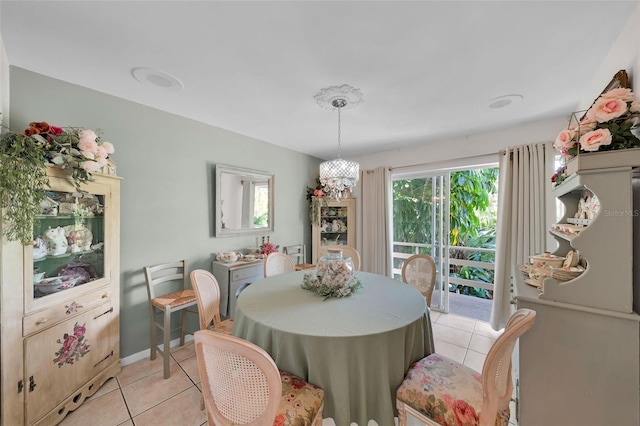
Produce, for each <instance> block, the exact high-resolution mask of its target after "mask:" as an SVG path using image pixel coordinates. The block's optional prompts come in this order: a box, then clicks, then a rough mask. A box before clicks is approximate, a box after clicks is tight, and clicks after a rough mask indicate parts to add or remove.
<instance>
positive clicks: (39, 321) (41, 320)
mask: <svg viewBox="0 0 640 426" xmlns="http://www.w3.org/2000/svg"><path fill="white" fill-rule="evenodd" d="M47 321H48V320H47V319H46V318H38V320H37V321H36V325H42V324H44V323H45V322H47Z"/></svg>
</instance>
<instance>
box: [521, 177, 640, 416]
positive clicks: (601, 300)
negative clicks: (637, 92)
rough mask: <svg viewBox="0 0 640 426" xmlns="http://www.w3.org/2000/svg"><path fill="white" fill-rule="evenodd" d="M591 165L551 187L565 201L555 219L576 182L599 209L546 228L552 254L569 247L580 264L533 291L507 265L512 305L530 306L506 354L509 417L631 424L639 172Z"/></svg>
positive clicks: (638, 344)
mask: <svg viewBox="0 0 640 426" xmlns="http://www.w3.org/2000/svg"><path fill="white" fill-rule="evenodd" d="M591 167H594V166H590V169H589V170H581V169H578V170H577V171H576V172H575V173H573V174H572V175H571V176H569V177H568V178H567V179H566V180H565V181H564V182H563V183H562V184H560V185H558V186H557V187H556V188H555V190H554V195H555V196H556V197H557V198H558V199H559V200H560V201H561V202H562V203H563V204H564V207H565V209H564V210H565V213H564V216H563V217H562V218H561V219H560V220H559V223H569V222H570V221H569V219H571V218H573V216H574V214H575V213H576V211H577V206H578V201H579V199H580V198H581V197H582V194H583V192H584V191H585V190H589V191H591V192H592V193H594V194H595V195H596V196H597V197H598V199H599V200H600V205H601V207H600V212H599V213H598V215H597V216H596V217H595V218H594V219H593V220H591V221H590V222H589V223H588V225H586V227H585V228H584V229H583V230H581V231H580V232H579V234H578V235H576V236H567V235H565V234H562V233H560V232H551V231H550V232H551V234H552V235H553V236H554V237H555V239H556V241H557V243H558V248H557V249H556V250H555V252H554V254H556V255H560V256H564V255H565V254H566V253H567V252H568V251H570V250H578V251H579V253H580V254H581V255H582V256H583V257H584V258H585V259H586V260H587V267H586V270H585V271H584V272H583V273H582V274H581V275H580V276H578V277H577V278H574V279H572V280H569V281H558V280H555V279H553V278H547V279H545V281H544V284H543V289H542V290H539V289H537V288H534V287H532V286H529V285H527V284H526V283H524V279H523V276H522V274H521V273H519V271H518V270H517V268H514V277H515V288H514V293H515V302H516V306H517V308H529V309H533V310H535V311H536V312H537V317H536V324H535V325H534V327H533V328H532V329H531V330H530V331H528V332H527V333H525V334H524V335H523V336H522V337H521V338H520V341H519V350H518V351H517V359H516V360H515V366H516V368H515V370H516V371H517V386H516V389H517V414H516V418H517V420H518V424H519V426H537V425H545V426H555V425H557V426H565V425H574V424H575V425H581V426H589V425H592V426H600V425H604V424H607V425H632V424H633V425H638V424H640V404H639V400H640V316H639V315H638V314H637V313H636V312H637V310H638V306H637V299H638V295H639V294H640V290H639V285H640V283H639V281H638V280H637V279H636V280H634V273H635V274H636V275H637V274H638V269H639V265H638V262H637V261H634V241H635V240H637V239H638V238H639V235H640V234H639V233H640V226H639V218H638V215H637V214H636V212H638V210H637V209H638V204H639V203H640V192H639V191H638V190H637V189H636V190H634V188H637V187H638V182H639V179H637V178H636V177H635V172H634V169H633V168H632V167H627V166H625V167H610V168H602V169H594V168H591ZM634 193H635V196H634ZM637 244H638V243H636V250H637ZM634 297H635V299H636V300H635V304H634Z"/></svg>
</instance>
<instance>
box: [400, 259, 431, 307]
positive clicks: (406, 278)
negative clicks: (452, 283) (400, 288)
mask: <svg viewBox="0 0 640 426" xmlns="http://www.w3.org/2000/svg"><path fill="white" fill-rule="evenodd" d="M402 281H403V282H405V283H407V284H409V285H410V286H412V287H415V288H416V289H417V290H418V291H419V292H420V293H422V295H423V296H424V298H425V300H426V301H427V306H429V307H431V296H432V295H433V287H434V286H435V284H436V262H435V261H434V260H433V257H431V256H429V255H427V254H414V255H413V256H411V257H409V258H408V259H407V260H405V261H404V263H403V264H402Z"/></svg>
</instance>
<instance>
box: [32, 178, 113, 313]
mask: <svg viewBox="0 0 640 426" xmlns="http://www.w3.org/2000/svg"><path fill="white" fill-rule="evenodd" d="M55 183H56V181H55V180H52V186H51V190H47V191H45V195H46V198H45V200H44V201H43V202H42V204H41V211H40V212H39V214H37V215H36V218H35V222H34V224H33V240H34V243H33V245H25V252H24V258H25V271H24V272H25V286H26V287H27V288H25V305H26V306H25V308H26V311H27V312H29V311H34V310H38V309H39V308H41V307H46V306H50V305H51V303H56V302H57V301H58V300H61V298H65V297H66V296H65V294H67V293H68V292H69V291H73V292H76V293H82V292H84V291H88V290H90V289H92V288H96V286H99V285H101V284H104V283H106V282H108V281H109V280H110V277H108V276H105V273H106V271H108V270H109V259H108V256H106V255H105V253H108V251H105V246H108V241H106V239H105V236H106V235H108V232H109V230H108V229H107V228H108V227H109V223H108V222H106V221H105V212H106V210H107V209H109V208H111V207H110V205H109V203H110V192H109V190H108V187H106V186H104V185H99V184H94V183H89V184H88V185H87V189H88V191H86V192H85V191H75V189H74V188H73V187H72V186H71V187H66V186H65V187H58V186H56V185H55ZM106 275H108V274H106ZM26 283H30V284H26Z"/></svg>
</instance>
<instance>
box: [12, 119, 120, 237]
mask: <svg viewBox="0 0 640 426" xmlns="http://www.w3.org/2000/svg"><path fill="white" fill-rule="evenodd" d="M113 152H114V148H113V145H112V144H111V143H109V142H103V141H101V140H100V138H99V137H98V136H97V135H96V133H95V132H93V131H92V130H86V129H82V128H75V127H66V128H62V127H56V126H50V125H49V124H48V123H46V122H31V123H29V127H27V128H26V129H25V130H24V131H23V132H20V133H18V132H13V131H10V130H6V131H4V132H3V133H2V134H0V206H1V207H2V209H3V214H2V218H3V221H4V226H3V234H4V236H5V237H6V238H7V239H8V240H10V241H20V242H22V243H24V244H26V243H30V242H31V241H32V240H33V235H32V227H33V222H34V220H35V216H36V214H38V213H40V211H41V203H42V202H43V201H44V200H45V193H44V191H43V190H44V189H46V188H47V187H48V185H49V183H48V182H49V180H48V177H47V166H50V165H56V166H59V167H60V168H61V169H62V170H64V171H65V172H66V174H67V175H68V176H69V177H70V178H71V179H72V180H73V182H74V184H75V186H76V187H77V188H79V187H80V185H81V184H83V183H86V182H88V181H90V180H91V175H92V174H93V173H94V172H98V171H100V170H102V169H103V168H104V167H106V166H107V165H108V157H109V154H111V153H113Z"/></svg>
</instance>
